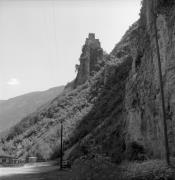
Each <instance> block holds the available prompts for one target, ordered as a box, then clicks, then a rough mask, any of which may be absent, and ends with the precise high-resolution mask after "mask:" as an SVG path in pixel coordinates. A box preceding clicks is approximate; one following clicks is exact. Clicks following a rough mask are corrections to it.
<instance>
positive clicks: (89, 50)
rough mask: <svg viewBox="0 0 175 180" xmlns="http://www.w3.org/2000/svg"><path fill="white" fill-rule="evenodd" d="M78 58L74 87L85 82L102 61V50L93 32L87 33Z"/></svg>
mask: <svg viewBox="0 0 175 180" xmlns="http://www.w3.org/2000/svg"><path fill="white" fill-rule="evenodd" d="M79 60H80V65H77V70H78V74H77V77H76V79H75V81H74V88H76V87H77V86H78V85H81V84H83V83H85V82H86V81H87V80H88V79H89V78H90V76H92V75H93V73H94V72H97V71H98V70H99V69H100V64H101V63H102V61H103V50H102V48H101V45H100V41H99V39H96V38H95V34H93V33H89V37H88V38H86V42H85V44H84V45H83V48H82V54H81V56H80V59H79Z"/></svg>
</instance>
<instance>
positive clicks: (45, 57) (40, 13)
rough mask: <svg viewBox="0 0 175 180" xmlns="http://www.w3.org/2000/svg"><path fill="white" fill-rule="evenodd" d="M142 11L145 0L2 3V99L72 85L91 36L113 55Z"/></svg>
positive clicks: (12, 0)
mask: <svg viewBox="0 0 175 180" xmlns="http://www.w3.org/2000/svg"><path fill="white" fill-rule="evenodd" d="M139 12H140V0H0V100H4V99H9V98H12V97H15V96H19V95H21V94H25V93H29V92H33V91H43V90H46V89H49V88H52V87H55V86H59V85H65V84H67V83H68V82H70V81H72V80H73V79H74V78H75V77H76V73H75V64H78V63H79V57H80V54H81V48H82V46H83V44H84V43H85V39H86V37H87V36H88V34H89V33H95V34H96V38H98V39H100V42H101V46H102V48H103V49H104V50H105V51H106V52H108V53H109V52H110V51H111V50H112V49H113V48H114V46H115V44H116V43H117V42H119V41H120V39H121V37H122V36H123V35H124V33H125V31H126V30H127V29H128V28H129V26H131V25H132V24H133V23H134V22H135V21H136V20H137V19H138V18H139Z"/></svg>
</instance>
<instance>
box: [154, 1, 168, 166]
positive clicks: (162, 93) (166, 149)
mask: <svg viewBox="0 0 175 180" xmlns="http://www.w3.org/2000/svg"><path fill="white" fill-rule="evenodd" d="M153 1H154V0H153ZM153 1H152V2H153ZM152 6H153V7H152V10H153V21H154V22H153V24H154V32H155V40H156V52H157V61H158V69H159V83H160V94H161V106H162V114H163V130H164V142H165V159H166V163H167V164H168V165H169V163H170V157H169V144H168V133H167V122H166V111H165V97H164V89H163V80H162V67H161V60H160V49H159V42H158V34H157V25H156V19H157V13H156V9H155V5H154V4H153V3H152Z"/></svg>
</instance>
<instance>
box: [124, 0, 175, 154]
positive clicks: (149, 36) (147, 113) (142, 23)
mask: <svg viewBox="0 0 175 180" xmlns="http://www.w3.org/2000/svg"><path fill="white" fill-rule="evenodd" d="M152 2H153V1H146V0H144V1H143V7H142V11H141V18H140V20H139V31H138V39H137V44H136V45H135V46H134V48H135V50H134V51H133V52H136V53H132V57H133V65H132V70H131V72H130V75H129V78H128V82H127V83H126V96H125V108H126V122H127V126H126V129H127V135H126V144H128V146H129V144H130V143H131V142H135V143H136V144H138V145H140V146H143V147H144V149H145V152H147V156H150V157H163V156H164V141H163V140H164V138H163V122H162V121H163V119H162V118H163V117H162V110H161V101H160V88H159V80H158V65H157V55H156V46H155V31H154V28H153V14H152V12H153V9H152ZM154 2H155V5H156V6H155V7H156V11H157V13H158V15H157V20H156V23H157V29H158V37H159V47H160V55H161V65H162V75H163V83H164V90H165V99H166V100H165V102H166V116H167V124H168V137H169V145H170V152H171V154H172V155H173V154H174V153H175V144H174V143H175V141H174V138H175V134H174V132H175V131H174V130H175V119H174V118H175V99H174V97H175V92H174V84H175V78H174V77H175V76H174V73H175V70H174V66H175V61H174V57H175V43H174V42H175V36H174V34H175V31H174V26H175V23H174V22H175V13H174V9H175V6H174V3H173V1H154Z"/></svg>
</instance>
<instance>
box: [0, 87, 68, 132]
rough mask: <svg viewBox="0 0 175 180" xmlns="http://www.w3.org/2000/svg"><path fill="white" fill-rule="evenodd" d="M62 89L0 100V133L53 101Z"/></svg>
mask: <svg viewBox="0 0 175 180" xmlns="http://www.w3.org/2000/svg"><path fill="white" fill-rule="evenodd" d="M63 89H64V86H59V87H54V88H50V89H48V90H46V91H36V92H31V93H27V94H23V95H19V96H17V97H13V98H10V99H8V100H0V132H2V131H4V130H6V129H8V128H10V127H11V126H13V125H15V124H16V123H17V122H19V121H20V120H21V119H22V118H24V117H25V116H27V115H29V114H30V113H32V112H34V111H35V110H36V109H37V108H39V107H40V106H42V105H43V104H45V103H47V102H48V101H50V100H52V99H54V98H55V97H56V96H58V95H59V94H60V93H61V92H62V91H63Z"/></svg>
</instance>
